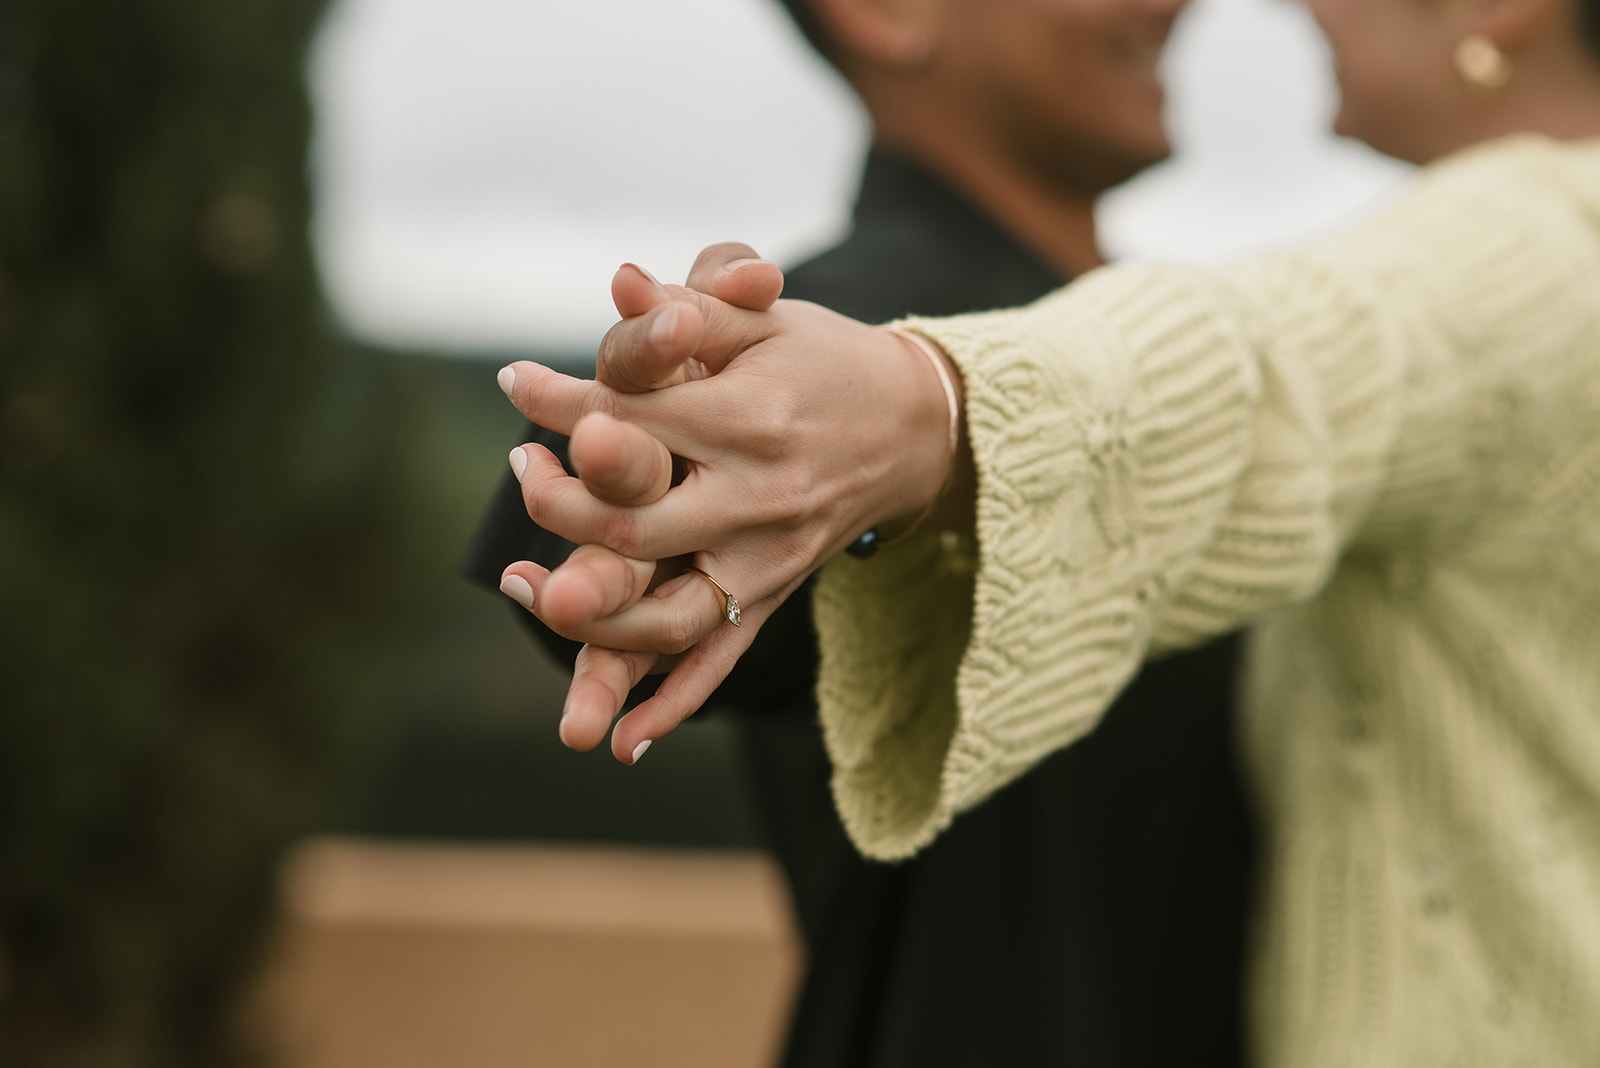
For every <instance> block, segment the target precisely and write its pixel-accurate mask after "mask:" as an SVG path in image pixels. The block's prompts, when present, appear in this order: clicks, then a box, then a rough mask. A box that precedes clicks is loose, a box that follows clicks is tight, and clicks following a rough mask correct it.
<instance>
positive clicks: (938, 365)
mask: <svg viewBox="0 0 1600 1068" xmlns="http://www.w3.org/2000/svg"><path fill="white" fill-rule="evenodd" d="M885 329H887V330H888V332H889V333H891V334H893V335H894V336H895V337H899V338H904V339H905V340H907V341H909V342H911V344H912V345H914V346H916V348H917V350H918V351H919V352H921V353H922V354H923V355H924V356H926V357H927V358H928V362H929V363H931V364H932V365H933V371H934V373H935V374H937V375H938V376H939V385H940V386H941V387H942V388H943V389H944V400H945V404H947V405H948V406H949V408H950V447H949V450H948V451H947V452H946V453H945V457H944V481H942V482H940V483H939V492H938V493H936V494H934V495H933V499H932V500H930V501H929V502H928V505H927V507H926V508H924V509H923V510H922V511H921V513H919V514H918V516H917V518H915V519H913V520H912V521H911V524H910V525H909V526H907V527H906V528H905V529H904V530H902V531H900V533H898V534H895V535H894V536H892V537H889V538H881V539H875V540H876V545H875V546H874V547H875V548H882V547H883V546H885V545H893V544H895V543H896V542H899V541H903V540H905V539H906V538H909V537H910V536H911V534H912V532H914V531H915V530H916V529H917V528H918V527H920V526H921V525H922V522H923V520H925V519H927V518H928V516H929V515H931V514H932V513H933V509H934V507H935V506H936V505H938V503H939V502H940V501H941V500H943V499H944V495H945V491H946V490H948V489H949V488H950V472H951V470H952V469H953V468H954V467H955V460H956V446H957V444H958V443H959V442H960V423H961V404H960V402H959V401H957V400H956V386H955V383H954V382H953V381H951V379H950V369H949V368H948V367H946V366H945V357H944V355H943V354H942V353H940V351H939V350H938V349H936V348H934V346H933V342H931V341H929V340H928V339H927V338H925V337H921V336H919V335H917V334H912V333H909V332H907V331H905V330H901V329H900V328H899V327H897V326H890V327H886V328H885Z"/></svg>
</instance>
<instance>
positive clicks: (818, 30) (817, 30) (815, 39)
mask: <svg viewBox="0 0 1600 1068" xmlns="http://www.w3.org/2000/svg"><path fill="white" fill-rule="evenodd" d="M778 2H779V3H780V4H782V5H783V9H784V10H785V11H787V12H788V13H789V18H790V19H792V20H793V21H794V24H795V26H797V27H798V28H799V30H800V32H801V34H803V35H804V36H805V39H806V41H807V43H809V44H810V45H811V47H812V48H814V49H816V50H817V52H818V54H820V55H821V56H822V58H823V59H826V60H828V61H829V62H830V63H831V62H833V60H834V48H835V47H836V45H835V42H834V40H833V38H832V37H830V36H829V35H828V31H827V28H826V27H824V26H823V25H822V20H821V19H819V18H817V13H816V11H815V9H813V8H812V6H811V0H778ZM1593 3H1594V4H1595V5H1596V6H1597V7H1600V0H1593Z"/></svg>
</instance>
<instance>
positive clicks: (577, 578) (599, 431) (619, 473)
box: [501, 242, 783, 750]
mask: <svg viewBox="0 0 1600 1068" xmlns="http://www.w3.org/2000/svg"><path fill="white" fill-rule="evenodd" d="M688 287H690V288H693V289H694V290H696V291H698V292H700V293H704V294H707V295H709V296H712V297H715V298H717V299H719V300H721V301H723V302H725V303H727V304H730V305H733V306H734V307H738V308H745V309H748V310H752V311H764V310H766V309H767V308H769V307H771V306H772V304H773V302H774V301H776V300H777V299H778V297H779V296H780V295H781V293H782V291H783V273H782V271H781V270H780V269H779V268H778V266H777V265H776V264H774V263H771V262H769V261H767V260H763V259H761V258H760V257H759V256H758V255H757V254H756V252H755V250H753V249H752V248H750V247H749V246H748V245H744V244H740V243H734V242H730V243H725V244H720V245H712V246H710V247H708V248H706V249H704V250H703V251H702V252H701V253H700V255H699V257H698V258H697V259H696V260H695V263H694V266H693V267H692V268H691V270H690V272H689V277H688ZM684 288H685V287H682V286H663V285H662V284H661V283H660V282H658V281H657V280H656V279H655V277H654V276H653V275H651V274H650V273H649V272H648V271H645V270H644V269H643V268H641V267H638V266H637V265H635V264H631V263H625V264H623V265H622V266H621V267H619V268H618V269H617V272H616V275H615V276H614V277H613V278H612V282H611V295H612V302H613V303H614V304H615V306H616V308H617V312H618V314H620V315H622V316H623V317H624V318H628V317H635V316H639V315H643V314H644V313H646V312H648V311H650V310H652V309H654V308H657V307H661V306H662V305H669V304H672V302H673V301H674V299H675V296H679V295H681V294H682V293H683V292H684ZM700 326H701V324H700V320H699V314H698V308H697V307H696V306H695V305H693V304H689V305H685V306H683V307H672V308H669V309H668V311H667V312H666V313H664V314H663V315H661V316H658V317H657V319H656V320H655V322H654V324H653V331H652V333H650V334H648V335H644V336H642V337H634V338H630V339H629V343H626V344H620V345H615V346H606V347H605V348H604V349H603V350H602V352H601V356H600V359H598V360H597V362H596V368H595V377H596V380H597V381H600V382H603V383H605V384H606V385H608V386H610V387H611V388H613V389H615V390H617V391H618V392H622V393H643V392H648V391H650V390H655V389H664V388H667V387H669V386H673V385H677V384H680V383H682V382H685V381H692V380H695V379H698V378H703V377H705V375H706V374H708V373H709V372H708V371H707V370H706V368H705V366H704V365H703V364H701V363H700V362H699V361H698V360H697V359H695V358H694V357H695V352H696V350H697V348H698V344H699V339H700ZM522 457H523V453H522V451H521V449H516V450H513V451H512V466H513V467H514V468H516V467H518V466H519V465H520V464H521V463H522ZM569 458H570V460H571V462H572V465H573V467H574V468H575V469H576V470H577V471H578V472H579V474H580V476H581V477H582V479H583V481H584V485H585V486H587V487H588V489H589V491H590V492H591V493H593V494H594V495H595V496H597V497H599V498H600V499H602V500H606V501H610V502H612V503H615V504H620V505H640V504H648V503H650V502H652V501H655V500H658V499H659V498H660V497H661V495H662V494H663V493H665V492H666V491H667V489H668V488H669V486H670V485H671V483H672V480H673V472H674V458H673V457H672V456H671V454H670V453H668V452H667V450H666V448H665V447H664V446H662V445H661V444H660V443H659V442H657V441H656V440H655V439H654V438H652V437H651V436H650V435H648V434H646V433H645V432H643V431H641V430H639V429H637V428H636V427H633V426H631V425H629V424H627V423H622V422H619V421H615V420H591V421H589V422H588V423H587V424H585V426H584V428H583V431H582V432H580V433H576V434H574V435H573V437H572V438H571V441H570V444H569ZM574 557H575V558H576V562H575V563H574V566H572V567H566V568H558V569H557V571H556V572H555V573H554V574H553V575H552V574H551V573H550V572H548V571H546V570H545V569H544V568H543V567H541V566H539V565H537V564H534V563H531V562H526V561H524V562H521V563H516V564H512V565H511V566H510V567H508V568H507V569H506V570H505V573H504V574H503V575H502V578H501V589H502V591H503V592H505V593H507V594H508V595H509V596H511V597H512V598H514V599H516V600H517V601H519V603H522V604H523V605H524V607H529V608H531V606H532V604H533V602H534V600H535V599H537V600H539V601H540V602H542V605H543V606H544V609H545V611H547V612H548V613H549V615H550V616H551V618H552V619H553V620H555V621H556V622H555V624H554V626H555V627H556V629H559V628H560V625H561V623H562V621H573V622H580V621H583V620H586V619H589V618H591V617H592V616H594V615H596V614H603V613H605V612H607V611H615V610H616V609H617V608H618V607H625V606H626V605H629V604H632V603H633V602H634V601H636V600H637V599H638V597H640V596H642V595H643V594H644V593H646V592H648V591H649V590H652V589H654V588H655V587H657V586H658V585H660V584H661V583H662V582H664V581H667V580H668V579H671V578H674V577H676V576H677V575H680V574H682V573H683V570H684V569H685V568H686V567H688V566H689V558H688V557H679V558H675V559H669V560H660V561H640V560H629V559H627V558H625V557H622V556H620V555H618V554H616V553H614V552H612V551H610V550H608V549H605V548H603V547H601V546H597V545H585V546H581V547H580V548H579V549H577V550H576V551H575V553H574ZM551 578H554V580H555V581H554V583H553V584H552V583H551V582H550V579H551ZM535 591H537V593H535ZM608 606H609V607H608ZM597 654H599V655H598V656H597ZM619 658H620V659H619ZM676 659H677V658H676V657H672V656H667V655H663V654H657V653H639V654H623V653H620V652H616V651H610V650H594V651H590V650H585V651H584V652H583V653H581V654H580V656H579V658H578V661H577V663H576V665H575V668H574V672H575V675H574V688H575V689H577V690H579V691H580V693H581V691H582V690H583V689H585V688H586V686H587V683H588V676H589V675H590V674H591V673H592V669H591V668H590V665H591V664H594V663H595V662H596V661H597V660H598V661H600V662H601V663H603V664H606V665H612V664H614V663H615V664H625V665H626V671H625V672H620V673H619V672H617V671H610V672H606V671H601V672H599V674H598V679H597V681H598V682H599V684H600V685H602V686H607V685H608V684H609V683H610V681H611V679H612V678H613V677H615V678H622V677H623V675H626V676H627V678H628V680H629V681H626V682H622V683H620V685H621V687H622V688H621V691H620V692H618V693H616V694H615V695H614V696H615V699H616V701H617V703H618V705H619V707H620V703H621V701H622V700H623V698H625V697H626V695H627V692H628V690H629V689H631V688H632V686H633V685H635V684H636V683H637V682H638V681H639V679H641V678H642V677H643V676H644V675H645V674H647V673H649V672H651V671H666V670H668V669H669V668H670V667H671V666H672V664H673V663H675V662H676ZM607 692H608V694H609V690H608V691H607ZM580 703H581V702H580ZM587 722H588V721H587V720H586V719H585V718H584V717H578V718H576V719H571V718H569V717H567V716H566V715H563V716H562V722H561V728H560V731H561V737H562V740H563V742H564V743H565V744H567V745H569V746H571V747H573V748H575V749H580V750H589V749H592V748H594V747H595V746H596V745H598V744H599V742H600V741H601V739H602V738H603V736H604V734H603V727H602V730H601V732H600V733H598V734H597V733H595V732H594V731H592V730H584V729H582V727H583V725H584V724H586V723H587Z"/></svg>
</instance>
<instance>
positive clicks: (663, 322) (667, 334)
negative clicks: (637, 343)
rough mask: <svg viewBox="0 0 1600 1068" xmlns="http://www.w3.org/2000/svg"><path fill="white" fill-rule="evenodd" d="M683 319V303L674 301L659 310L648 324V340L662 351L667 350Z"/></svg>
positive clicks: (674, 338)
mask: <svg viewBox="0 0 1600 1068" xmlns="http://www.w3.org/2000/svg"><path fill="white" fill-rule="evenodd" d="M682 321H683V305H682V304H679V303H677V302H676V301H674V302H673V303H671V304H668V305H667V306H666V307H665V308H663V309H662V310H661V314H659V315H657V316H656V318H655V321H654V322H653V323H651V324H650V342H651V344H653V345H655V346H656V348H658V349H661V350H662V351H669V350H671V349H672V348H673V343H674V342H675V341H676V340H677V336H678V326H679V324H680V323H681V322H682Z"/></svg>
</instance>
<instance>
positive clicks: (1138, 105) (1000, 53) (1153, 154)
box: [941, 0, 1187, 194]
mask: <svg viewBox="0 0 1600 1068" xmlns="http://www.w3.org/2000/svg"><path fill="white" fill-rule="evenodd" d="M1186 3H1187V0H945V6H946V16H947V20H946V27H947V28H948V29H949V31H950V32H949V33H948V34H946V36H945V38H944V40H943V42H942V45H941V50H942V56H941V59H942V60H943V61H945V62H948V63H950V64H952V70H951V72H950V73H951V74H952V76H954V77H957V78H959V79H960V80H961V81H962V83H963V86H962V96H963V98H964V99H965V100H966V101H967V102H968V103H970V104H971V105H972V106H973V107H975V108H979V109H982V112H983V114H982V116H981V121H982V122H983V123H984V124H985V125H986V126H987V127H988V128H989V129H990V130H991V131H992V132H993V135H994V136H995V137H997V138H999V139H1000V141H1001V148H1002V150H1003V151H1005V152H1006V153H1007V154H1008V155H1010V156H1012V157H1013V158H1015V159H1017V160H1019V161H1020V162H1021V163H1022V164H1023V165H1024V166H1025V167H1026V168H1027V169H1029V170H1030V171H1032V172H1034V173H1036V174H1037V175H1038V176H1039V177H1040V178H1041V180H1044V181H1048V182H1050V183H1051V184H1053V185H1070V186H1074V187H1077V188H1078V189H1079V191H1081V192H1084V193H1088V194H1094V193H1098V192H1101V191H1103V190H1104V189H1106V188H1109V187H1110V186H1112V185H1115V184H1116V183H1118V182H1121V181H1123V180H1125V179H1127V178H1129V177H1131V176H1132V175H1133V174H1135V173H1137V172H1138V171H1139V170H1141V169H1143V168H1144V167H1147V166H1149V165H1150V164H1152V163H1155V162H1157V161H1159V160H1161V159H1164V158H1165V157H1166V156H1167V154H1168V152H1169V151H1170V143H1169V141H1168V139H1167V132H1166V124H1165V121H1164V119H1163V115H1162V105H1163V102H1164V94H1163V90H1162V85H1161V78H1160V70H1159V64H1160V59H1161V52H1162V48H1163V46H1164V45H1165V44H1166V41H1167V36H1168V34H1169V33H1170V31H1171V29H1172V24H1173V20H1174V19H1175V18H1176V17H1177V15H1178V12H1179V11H1181V10H1182V9H1183V7H1184V5H1185V4H1186Z"/></svg>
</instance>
